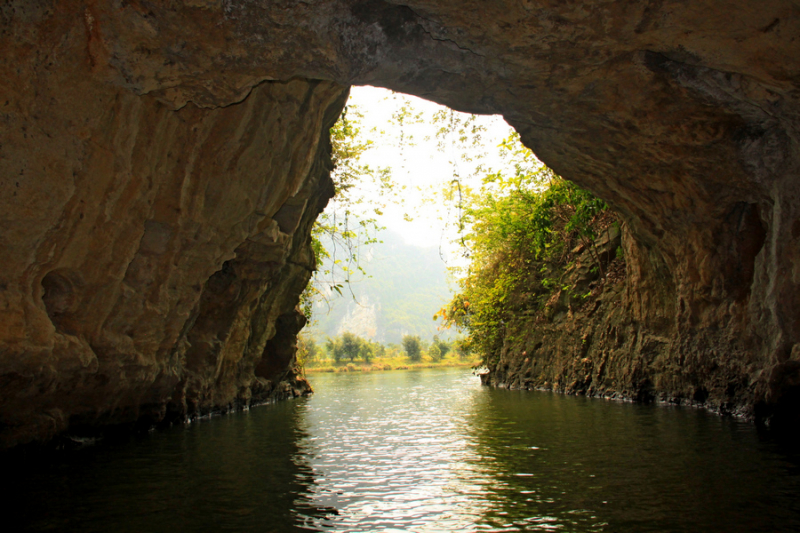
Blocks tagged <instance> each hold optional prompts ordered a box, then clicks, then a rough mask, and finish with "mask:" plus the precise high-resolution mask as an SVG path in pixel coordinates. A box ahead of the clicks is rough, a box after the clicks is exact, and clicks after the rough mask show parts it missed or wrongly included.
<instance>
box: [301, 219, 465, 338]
mask: <svg viewBox="0 0 800 533" xmlns="http://www.w3.org/2000/svg"><path fill="white" fill-rule="evenodd" d="M379 238H380V239H381V240H382V241H383V242H382V243H376V244H373V245H370V247H369V249H368V250H367V251H366V253H362V255H361V266H362V267H363V268H364V270H366V272H367V276H368V277H364V276H361V275H359V276H357V280H356V281H354V282H353V283H351V289H352V292H353V294H354V295H355V298H353V296H351V295H350V292H349V290H347V288H346V287H345V289H344V290H343V291H342V292H343V293H344V296H339V295H338V294H336V293H333V296H335V298H334V297H333V296H331V297H330V301H329V302H328V304H330V306H331V308H330V311H328V304H326V303H324V302H322V303H318V304H317V305H316V306H315V308H314V316H313V319H314V322H315V323H314V324H313V325H312V326H311V327H310V328H307V329H306V333H307V334H310V335H311V336H312V337H314V338H316V339H317V340H323V339H324V338H325V337H326V336H329V337H334V336H336V335H339V334H341V333H343V332H345V331H350V332H351V333H355V334H356V335H360V336H362V337H364V338H368V339H371V340H375V341H379V342H383V343H399V342H400V341H401V339H402V337H403V335H419V336H420V337H421V338H422V339H425V340H430V339H431V337H433V336H434V335H437V334H438V335H439V336H441V337H443V338H448V337H449V336H450V334H449V332H447V331H443V332H440V331H437V325H438V324H440V323H439V322H434V321H433V314H434V313H435V312H436V311H438V310H439V309H440V308H441V307H442V306H443V305H444V304H445V303H447V302H448V301H449V300H450V298H451V294H450V289H449V287H448V284H447V269H446V267H445V264H444V262H443V261H442V259H441V258H440V257H439V251H438V249H437V248H436V247H430V248H423V247H419V246H411V245H408V244H405V242H403V239H402V237H400V235H398V234H396V233H393V232H391V231H384V232H383V233H382V234H381V235H380V237H379ZM326 267H327V265H326Z"/></svg>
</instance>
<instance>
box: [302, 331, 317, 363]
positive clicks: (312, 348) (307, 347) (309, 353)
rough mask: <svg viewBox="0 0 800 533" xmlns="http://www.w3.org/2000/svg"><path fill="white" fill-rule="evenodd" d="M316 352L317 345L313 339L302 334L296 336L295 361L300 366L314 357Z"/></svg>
mask: <svg viewBox="0 0 800 533" xmlns="http://www.w3.org/2000/svg"><path fill="white" fill-rule="evenodd" d="M318 353H319V347H318V346H317V343H316V342H315V341H314V339H312V338H311V337H306V336H304V335H300V336H299V337H297V362H298V363H300V366H304V365H305V364H306V363H309V362H311V361H313V360H314V359H316V357H317V354H318Z"/></svg>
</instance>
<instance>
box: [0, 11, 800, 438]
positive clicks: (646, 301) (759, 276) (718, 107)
mask: <svg viewBox="0 0 800 533" xmlns="http://www.w3.org/2000/svg"><path fill="white" fill-rule="evenodd" d="M0 18H2V29H0V42H1V43H2V50H3V51H4V52H3V54H2V56H3V61H2V80H3V81H2V82H0V83H2V85H1V86H2V89H0V109H2V114H1V115H0V117H2V134H0V228H2V231H0V249H2V255H3V257H4V266H3V268H2V269H0V354H2V357H1V358H0V383H2V388H1V389H0V391H1V392H0V395H2V399H1V400H0V442H2V446H3V447H5V448H7V447H12V446H15V445H18V444H22V443H27V442H34V441H38V442H41V441H46V440H48V439H51V438H52V437H54V436H55V435H58V434H60V433H62V432H64V431H66V430H67V429H68V428H69V427H70V425H71V424H72V423H73V422H74V421H76V420H80V421H81V424H83V425H86V424H90V425H91V423H92V421H95V422H96V424H97V425H108V424H127V423H135V422H136V421H137V420H139V419H140V418H142V417H147V418H148V419H153V420H155V421H158V420H162V421H164V420H167V419H169V418H170V417H185V416H194V415H197V414H202V413H208V412H212V411H214V410H227V409H232V408H236V407H237V406H244V405H250V404H253V403H257V402H263V401H271V400H275V399H281V398H287V397H291V396H296V395H302V394H305V393H306V392H307V391H308V390H309V389H308V384H307V383H305V381H304V380H303V379H302V378H301V377H300V376H298V374H297V370H296V368H294V366H293V361H292V358H291V357H290V356H287V350H290V349H291V347H292V346H293V340H292V339H293V337H294V335H295V333H296V330H297V329H299V327H301V326H302V318H301V317H298V316H297V315H296V313H297V311H295V306H296V303H297V298H298V296H299V294H300V292H301V291H302V290H303V287H304V286H305V284H306V283H307V282H308V279H309V276H310V274H311V271H312V270H313V268H314V264H313V256H312V254H311V252H310V249H309V235H310V228H311V225H312V223H313V221H314V218H315V217H316V216H317V214H318V213H319V212H320V211H321V210H322V209H323V208H324V206H325V204H326V202H327V200H328V199H329V198H330V197H331V196H332V194H333V189H332V184H331V182H330V178H329V172H330V170H331V163H330V146H329V141H328V138H327V131H328V129H329V128H330V126H331V125H332V124H333V123H334V121H335V120H336V118H337V116H338V115H339V113H340V112H341V110H342V108H343V106H344V104H345V102H346V98H347V92H348V87H349V86H351V85H374V86H380V87H386V88H389V89H392V90H395V91H399V92H404V93H408V94H413V95H417V96H420V97H423V98H426V99H429V100H432V101H435V102H438V103H441V104H444V105H447V106H449V107H451V108H453V109H456V110H460V111H466V112H472V113H485V114H501V115H503V116H504V117H505V119H506V120H507V122H508V123H509V124H511V125H512V126H513V127H514V128H515V129H516V130H517V131H518V132H519V133H520V134H521V137H522V139H523V142H524V143H525V144H526V145H527V146H528V147H530V148H531V149H532V150H533V151H534V152H535V153H536V154H537V156H538V157H539V158H540V159H541V160H542V161H544V162H545V163H546V164H547V165H548V166H550V167H551V168H553V169H554V170H555V171H556V172H558V173H559V174H560V175H562V176H564V177H565V178H567V179H569V180H572V181H574V182H576V183H578V184H579V185H581V186H583V187H585V188H587V189H588V190H590V191H592V192H593V193H594V194H596V195H598V196H600V197H601V198H602V199H604V200H605V201H606V202H608V204H609V205H610V206H611V207H612V208H613V209H614V210H615V211H616V212H618V213H619V214H620V216H621V217H622V219H623V220H624V222H625V231H624V234H623V239H622V242H623V247H624V249H625V254H626V257H627V258H628V278H627V281H626V287H625V290H624V294H622V295H621V296H620V299H619V308H620V309H621V311H620V313H622V314H621V315H620V316H622V317H623V318H624V320H623V321H622V322H620V323H619V324H617V325H616V326H615V327H616V330H615V331H613V332H612V331H610V330H609V331H608V332H607V334H606V335H604V336H597V337H596V338H594V340H593V342H594V343H595V350H596V352H597V353H598V354H600V353H604V354H606V355H608V354H613V355H616V357H614V358H613V363H608V364H606V368H610V367H613V372H611V373H612V374H613V375H614V376H615V377H614V378H613V379H611V380H610V381H608V383H607V385H606V390H607V391H614V392H616V393H619V394H620V395H623V396H627V397H631V398H641V397H643V395H644V396H648V397H659V398H662V399H664V400H666V401H669V400H670V399H673V400H681V399H687V400H688V401H691V402H695V403H698V404H703V405H706V406H708V407H709V408H712V409H715V410H718V411H722V412H728V413H735V414H738V415H740V416H743V417H746V418H750V419H753V420H755V421H758V422H760V423H769V424H778V425H779V424H790V423H792V422H795V421H796V419H797V412H798V411H797V401H798V400H797V399H798V397H800V393H798V391H799V390H800V266H799V265H800V212H799V210H800V202H799V201H798V199H799V198H800V181H799V180H798V161H800V157H799V154H798V136H797V127H798V123H800V110H799V109H798V94H800V92H798V83H799V82H798V80H800V64H798V61H797V58H798V57H800V40H798V39H797V38H796V36H797V35H798V30H800V24H799V22H800V12H798V8H797V6H796V5H795V4H794V3H792V2H789V1H788V0H771V1H767V2H760V3H758V4H754V3H752V2H747V1H745V0H734V1H732V2H727V3H726V4H725V5H724V6H720V5H716V4H713V3H711V2H695V3H691V4H687V3H685V2H678V1H673V0H666V1H661V2H642V3H620V2H607V1H605V2H604V1H598V0H584V1H570V2H551V1H548V0H523V1H517V2H510V1H504V0H497V1H492V2H458V3H453V2H443V1H441V0H409V1H406V2H402V3H401V2H393V1H384V0H311V1H304V2H297V1H291V0H290V1H283V2H261V1H258V0H185V1H183V2H174V1H166V0H150V1H146V0H115V1H113V2H105V3H98V2H79V1H75V0H65V1H58V2H56V1H55V0H12V1H10V2H6V3H5V4H4V5H3V6H2V7H0ZM623 322H624V323H623ZM617 326H618V327H617ZM278 329H281V331H278ZM620 339H625V340H624V342H621V341H620ZM515 357H516V356H515V354H512V353H508V354H507V355H506V360H504V362H503V364H502V365H500V366H498V368H496V369H493V375H491V376H489V378H488V379H487V382H488V383H490V384H494V385H509V384H510V383H512V382H513V381H514V379H515V376H514V374H513V373H514V372H515V370H514V369H515V368H517V367H518V366H519V364H518V361H517V359H515ZM287 361H288V363H287ZM279 363H280V364H279ZM279 367H280V368H279ZM608 372H610V371H608Z"/></svg>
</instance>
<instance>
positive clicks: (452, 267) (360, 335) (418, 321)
mask: <svg viewBox="0 0 800 533" xmlns="http://www.w3.org/2000/svg"><path fill="white" fill-rule="evenodd" d="M515 140H516V138H515V136H514V130H513V128H511V126H509V125H508V124H507V123H506V122H505V121H504V120H503V119H502V117H500V116H497V115H493V116H492V115H473V114H468V113H461V112H458V111H454V110H452V109H450V108H448V107H445V106H442V105H439V104H436V103H434V102H430V101H427V100H423V99H421V98H417V97H414V96H409V95H405V94H401V93H395V92H392V91H390V90H387V89H381V88H375V87H369V86H361V87H353V88H352V89H351V92H350V97H349V100H348V102H347V105H346V107H345V109H344V111H343V113H342V116H341V117H340V119H339V121H338V122H337V124H336V126H335V127H334V128H333V130H332V144H333V159H334V162H335V164H336V168H335V170H334V172H333V179H334V182H335V183H336V188H337V195H336V197H334V198H333V199H332V200H331V202H330V203H329V204H328V207H327V209H326V210H325V212H324V213H323V214H322V215H321V217H320V220H319V221H318V223H317V226H316V229H315V239H317V240H318V242H319V243H320V244H321V246H322V247H323V248H324V252H323V254H322V257H321V258H320V259H321V262H320V267H319V271H318V272H317V274H316V277H315V279H313V280H312V287H311V293H313V302H311V303H310V304H309V303H307V304H306V312H309V311H310V312H311V315H312V316H311V323H310V324H309V326H307V327H306V329H305V330H304V332H303V333H302V334H301V339H300V350H301V358H303V357H305V358H306V359H307V361H306V364H322V365H324V364H327V363H336V364H345V363H350V364H361V365H367V364H372V365H380V366H381V367H391V368H394V367H397V366H408V365H414V364H420V363H433V362H437V361H439V360H445V359H446V360H450V361H451V362H463V363H465V364H466V363H474V362H475V361H473V358H472V357H471V356H470V355H469V354H468V353H464V352H460V351H459V350H458V349H457V347H458V346H460V345H459V344H458V342H459V339H460V338H461V337H462V335H460V334H459V333H457V332H456V331H455V329H444V328H442V327H441V322H436V321H434V320H432V317H433V315H434V314H435V313H437V312H438V311H439V310H440V309H441V308H442V307H443V306H444V305H446V304H447V303H448V302H449V300H450V299H451V298H452V292H453V290H454V289H455V288H456V284H457V283H456V280H457V278H458V277H459V276H460V275H461V274H462V271H464V270H465V269H466V268H467V266H468V263H469V261H468V257H469V247H468V244H467V242H466V241H465V239H464V236H465V234H466V232H467V231H468V230H469V228H468V227H467V224H465V217H464V209H465V207H466V203H465V202H466V197H467V194H468V191H477V190H479V189H480V187H481V184H482V183H483V181H484V180H485V179H486V177H487V176H489V175H490V174H492V173H497V172H503V173H505V174H509V173H513V172H514V169H513V166H514V164H515V163H517V164H518V163H519V161H516V160H514V158H513V156H512V154H510V153H508V150H504V149H503V148H502V146H503V145H504V143H505V144H508V143H510V142H512V141H515ZM520 146H521V145H520ZM308 294H309V291H307V293H306V295H307V296H308ZM404 341H405V343H404ZM404 344H405V345H404Z"/></svg>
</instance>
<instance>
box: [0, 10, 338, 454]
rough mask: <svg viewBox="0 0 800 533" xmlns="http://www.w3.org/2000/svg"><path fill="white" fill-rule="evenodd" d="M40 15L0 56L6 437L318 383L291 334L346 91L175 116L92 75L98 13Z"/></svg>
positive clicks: (256, 95)
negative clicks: (63, 18)
mask: <svg viewBox="0 0 800 533" xmlns="http://www.w3.org/2000/svg"><path fill="white" fill-rule="evenodd" d="M19 5H25V3H22V4H18V6H19ZM28 5H30V4H28ZM4 9H7V8H4ZM18 9H20V8H18ZM24 14H25V13H24V12H23V13H22V14H20V12H19V11H18V12H17V14H16V16H17V17H20V16H22V15H24ZM33 15H37V16H41V17H42V19H41V20H40V24H42V25H40V26H36V25H35V24H33V23H30V24H26V23H23V22H20V21H17V22H16V23H15V24H12V25H11V26H4V28H6V30H4V31H6V33H8V29H9V28H12V29H14V30H16V31H17V34H16V35H13V34H12V35H8V34H6V35H4V43H3V44H2V45H0V47H2V49H3V50H5V52H4V53H3V56H4V57H3V64H2V76H0V77H2V82H0V83H2V84H3V85H2V89H0V93H1V94H2V96H3V98H2V100H3V102H2V103H0V107H2V119H0V120H2V123H3V125H2V133H0V135H2V140H0V145H1V147H0V154H2V155H0V227H2V232H1V233H0V248H1V249H2V256H1V257H2V258H0V264H2V268H0V288H1V289H2V291H0V383H2V385H1V386H0V406H1V407H0V438H2V443H3V444H4V445H11V444H15V443H19V442H25V441H29V440H33V439H36V440H44V439H47V438H49V437H50V436H52V435H54V434H56V433H57V432H59V431H62V430H64V429H65V428H67V426H73V427H76V426H82V425H97V424H117V423H127V422H134V421H137V420H142V419H145V420H147V421H151V422H156V421H159V420H163V419H164V418H165V417H166V416H186V415H194V414H203V413H207V412H210V411H213V410H219V409H226V408H228V407H229V406H232V405H245V404H248V403H251V402H258V401H265V400H269V399H272V398H278V397H290V396H293V395H299V394H304V393H306V392H308V391H309V387H308V384H307V383H306V382H305V381H304V380H303V379H302V378H299V377H298V376H297V375H296V374H295V373H294V372H295V370H293V366H294V352H293V350H291V347H292V340H291V339H289V338H285V337H286V336H285V335H284V336H283V337H280V338H279V336H276V324H279V325H280V324H282V325H283V330H285V331H291V332H294V333H296V332H297V331H298V330H299V329H300V327H302V324H303V319H302V317H300V316H298V313H297V312H296V311H295V305H296V303H297V297H298V295H299V294H300V292H301V291H302V290H303V288H304V287H305V284H306V282H307V281H308V278H309V276H310V272H311V270H312V269H313V267H314V261H313V256H312V255H311V253H310V249H309V246H308V243H309V232H310V225H311V223H312V222H313V220H314V218H316V215H317V214H318V213H319V212H320V210H321V209H322V208H323V207H324V205H325V203H326V202H327V199H328V198H329V197H330V196H331V194H332V192H333V191H332V186H331V183H330V178H329V177H328V174H329V170H330V162H329V151H330V148H329V143H328V140H327V136H326V131H327V128H328V127H329V126H330V125H332V123H333V121H334V120H335V119H336V117H337V116H338V113H339V111H340V109H341V107H342V105H343V104H344V98H345V97H346V90H345V89H343V88H342V87H341V86H339V85H337V84H335V83H331V82H310V81H301V80H296V81H288V82H264V83H261V84H259V85H257V86H254V87H253V88H251V90H250V91H249V92H248V93H247V94H246V95H242V97H241V98H240V101H239V102H237V103H235V104H231V105H228V106H226V107H216V108H207V109H203V108H199V107H197V106H196V105H193V104H189V105H186V106H184V107H182V108H181V109H179V110H176V109H174V108H169V107H167V106H165V105H164V104H163V103H161V102H159V101H158V100H157V99H155V98H153V97H150V96H146V95H145V96H140V95H136V94H133V93H132V92H130V91H128V90H126V89H120V88H119V87H116V86H114V85H111V84H107V83H105V82H104V81H102V80H97V79H95V78H94V77H93V74H92V68H93V66H94V65H93V61H92V60H91V57H90V56H89V55H87V54H89V52H87V49H86V39H87V33H86V28H85V24H86V22H85V19H78V24H74V25H66V26H65V27H63V28H53V27H47V25H46V23H47V22H48V21H50V22H57V21H58V19H57V16H56V15H55V14H50V15H49V16H47V15H42V14H40V13H33ZM33 15H31V16H33ZM81 16H83V15H82V14H81ZM35 30H38V31H37V32H36V33H35V34H34V31H35ZM20 34H22V35H20ZM26 39H27V41H26ZM9 51H13V52H15V53H14V54H11V53H9Z"/></svg>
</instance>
